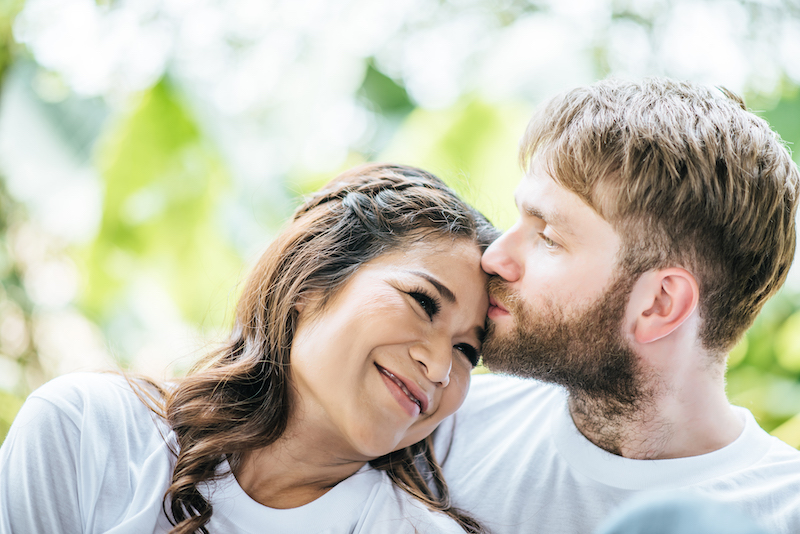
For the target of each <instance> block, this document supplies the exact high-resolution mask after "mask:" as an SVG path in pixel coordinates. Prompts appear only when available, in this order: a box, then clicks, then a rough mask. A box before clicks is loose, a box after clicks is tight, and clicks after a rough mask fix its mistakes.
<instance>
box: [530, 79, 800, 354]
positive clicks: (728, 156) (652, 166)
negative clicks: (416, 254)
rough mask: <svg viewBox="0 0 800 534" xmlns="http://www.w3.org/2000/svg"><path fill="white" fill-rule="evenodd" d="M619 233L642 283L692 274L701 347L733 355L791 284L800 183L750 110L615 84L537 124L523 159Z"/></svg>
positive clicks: (676, 88) (700, 93)
mask: <svg viewBox="0 0 800 534" xmlns="http://www.w3.org/2000/svg"><path fill="white" fill-rule="evenodd" d="M535 158H540V159H541V160H542V161H543V162H544V163H545V165H546V166H547V167H546V168H547V169H548V170H549V171H550V173H551V175H552V176H553V178H554V179H555V180H556V181H557V182H558V183H559V184H560V185H561V186H563V187H564V188H566V189H567V190H569V191H572V192H573V193H575V194H577V195H578V196H579V197H580V198H581V199H583V200H584V201H585V202H586V203H587V204H588V205H589V206H591V207H592V208H593V209H594V210H595V211H597V212H598V213H599V214H600V216H601V217H603V218H604V219H605V220H606V221H608V222H609V223H610V224H611V225H612V226H613V227H614V229H615V230H616V231H617V232H618V233H619V235H620V237H621V239H622V242H623V246H622V249H621V253H620V267H621V268H623V269H625V271H627V273H629V274H631V275H638V274H641V273H643V272H645V271H648V270H651V269H660V268H666V267H671V266H681V267H684V268H686V269H688V270H689V271H691V272H692V273H693V274H694V276H695V278H696V279H697V282H698V284H699V287H700V315H701V317H702V319H703V325H702V327H701V331H700V339H701V341H702V343H703V346H704V347H705V348H706V349H707V350H709V351H710V352H712V353H715V354H724V353H726V352H727V351H728V350H730V348H732V347H733V345H734V344H735V343H736V342H737V341H738V340H739V338H740V337H741V336H742V334H743V333H744V332H745V331H746V330H747V328H748V327H749V326H750V325H751V324H752V322H753V320H754V319H755V317H756V315H758V313H759V311H760V310H761V307H762V306H763V304H764V302H765V301H766V300H767V299H769V298H770V297H771V296H772V295H773V294H774V293H775V292H776V291H777V290H778V288H780V286H781V285H782V284H783V282H784V281H785V280H786V275H787V273H788V271H789V267H790V266H791V263H792V259H793V257H794V250H795V214H796V211H797V194H798V188H800V176H799V175H798V170H797V166H796V165H795V164H794V162H793V161H792V159H791V156H790V154H789V151H788V150H787V149H786V147H785V145H784V144H783V142H782V141H781V139H780V137H779V136H778V135H777V134H776V133H775V132H773V131H772V130H771V129H770V127H769V125H768V124H767V122H766V121H764V120H763V119H761V118H759V117H757V116H756V115H754V114H752V113H750V112H748V111H747V109H746V107H745V105H744V102H743V101H742V99H741V98H739V97H738V96H736V95H735V94H733V93H731V92H730V91H728V90H725V89H711V88H706V87H702V86H699V85H695V84H692V83H686V82H678V81H674V80H669V79H663V78H652V79H647V80H644V81H642V82H639V83H634V82H625V81H615V80H606V81H602V82H599V83H596V84H593V85H590V86H587V87H580V88H577V89H574V90H571V91H569V92H567V93H564V94H562V95H560V96H558V97H556V98H554V99H553V100H551V101H550V102H549V103H547V104H546V105H545V106H543V107H542V108H540V109H539V111H538V112H537V113H536V114H535V115H534V117H533V119H532V120H531V122H530V124H529V125H528V129H527V131H526V133H525V136H524V138H523V140H522V143H521V147H520V159H521V162H522V165H523V168H525V169H526V170H530V166H531V165H532V163H533V160H534V159H535Z"/></svg>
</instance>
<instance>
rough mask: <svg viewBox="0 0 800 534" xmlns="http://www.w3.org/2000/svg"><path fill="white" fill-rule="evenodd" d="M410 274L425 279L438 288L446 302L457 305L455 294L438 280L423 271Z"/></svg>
mask: <svg viewBox="0 0 800 534" xmlns="http://www.w3.org/2000/svg"><path fill="white" fill-rule="evenodd" d="M409 272H410V273H411V274H413V275H415V276H419V277H420V278H424V279H425V280H427V281H428V282H430V283H431V285H432V286H433V287H435V288H436V291H438V292H439V294H440V295H441V296H442V297H444V299H445V300H447V301H448V302H451V303H453V304H455V302H456V296H455V294H454V293H453V292H452V291H450V289H449V288H448V287H447V286H446V285H444V284H443V283H441V282H440V281H438V280H437V279H436V278H434V277H433V276H431V275H429V274H428V273H425V272H422V271H409Z"/></svg>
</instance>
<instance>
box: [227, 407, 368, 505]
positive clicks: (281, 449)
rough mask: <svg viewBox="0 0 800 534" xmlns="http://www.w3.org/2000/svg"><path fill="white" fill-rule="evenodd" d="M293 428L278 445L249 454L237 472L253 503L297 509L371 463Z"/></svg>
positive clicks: (317, 433)
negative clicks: (350, 456) (346, 453)
mask: <svg viewBox="0 0 800 534" xmlns="http://www.w3.org/2000/svg"><path fill="white" fill-rule="evenodd" d="M293 426H296V425H292V424H291V423H290V426H289V428H288V429H287V431H286V432H285V433H284V435H283V436H282V437H281V438H280V439H279V440H278V441H276V442H275V443H273V444H271V445H269V446H267V447H264V448H262V449H257V450H253V451H249V452H247V453H245V454H244V455H243V457H242V461H241V463H240V464H239V467H238V468H237V469H236V471H235V472H234V475H235V476H236V480H237V482H238V483H239V486H241V488H242V489H243V490H244V492H245V493H247V494H248V495H249V496H250V497H251V498H252V499H253V500H255V501H256V502H258V503H260V504H263V505H264V506H269V507H270V508H279V509H283V508H297V507H298V506H302V505H304V504H308V503H310V502H312V501H314V500H316V499H318V498H320V497H321V496H322V495H324V494H325V493H327V492H328V491H329V490H330V489H331V488H333V487H334V486H335V485H336V484H338V483H339V482H341V481H342V480H344V479H346V478H347V477H349V476H350V475H352V474H353V473H355V472H356V471H358V470H359V469H361V467H362V466H363V465H364V464H365V463H366V462H367V461H368V460H369V459H368V458H347V457H345V455H344V454H341V453H339V452H337V451H341V450H344V448H343V447H341V444H339V443H336V442H335V441H336V440H334V439H331V438H330V437H329V436H326V435H325V433H324V432H321V431H314V429H310V428H308V426H307V425H301V426H303V427H304V428H300V429H298V428H292V427H293Z"/></svg>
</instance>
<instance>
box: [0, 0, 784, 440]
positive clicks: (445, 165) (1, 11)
mask: <svg viewBox="0 0 800 534" xmlns="http://www.w3.org/2000/svg"><path fill="white" fill-rule="evenodd" d="M21 5H22V2H21V1H16V2H8V1H5V2H0V82H1V81H2V78H3V76H4V75H5V73H6V72H7V69H8V66H9V65H11V64H12V63H13V61H14V57H15V56H14V55H15V54H16V53H17V52H16V45H15V44H14V42H13V38H12V34H11V21H12V20H13V16H14V14H15V13H16V12H17V11H18V10H19V7H20V6H21ZM365 61H366V67H365V75H364V79H363V82H362V84H361V87H360V88H359V89H358V91H357V94H356V96H357V97H358V98H359V99H361V100H362V101H364V102H367V103H368V106H367V107H369V109H371V110H372V111H373V112H375V113H376V114H377V117H378V124H377V128H376V133H375V136H374V139H373V140H372V142H371V144H370V146H365V147H362V149H361V150H360V151H354V152H353V153H352V154H351V155H350V157H349V158H348V160H347V162H346V163H345V165H344V167H349V166H352V165H354V164H357V163H360V162H362V161H365V160H367V159H375V160H391V161H397V162H401V163H406V164H411V165H417V166H420V167H422V168H425V169H428V170H430V171H432V172H434V173H436V174H438V175H439V176H441V177H442V178H444V179H445V180H446V181H447V182H448V183H450V185H452V186H453V187H454V188H455V189H456V190H458V191H459V192H460V193H461V194H462V195H463V196H464V197H465V198H466V199H467V200H469V201H470V202H472V203H474V204H475V205H476V206H477V207H478V208H479V209H480V210H481V211H483V212H484V213H485V214H486V215H487V216H488V217H489V218H490V219H491V220H492V221H493V222H495V224H497V225H498V226H499V227H501V228H507V227H509V226H510V225H511V224H512V223H513V221H514V219H515V217H516V210H515V208H514V203H513V192H514V189H515V187H516V184H517V182H518V179H519V177H520V174H521V171H520V169H519V167H518V163H517V144H518V140H519V137H520V136H521V134H522V132H523V131H524V128H525V124H526V123H527V120H528V118H529V117H530V114H531V111H532V108H531V105H530V104H529V103H520V102H505V103H489V102H487V101H485V100H483V99H481V98H480V97H478V96H474V95H470V96H466V97H463V98H462V99H461V100H460V101H459V102H458V103H457V104H455V105H453V106H450V107H447V108H444V109H437V110H430V109H421V108H415V107H414V105H413V103H412V101H411V99H410V98H409V95H408V92H407V91H406V89H405V88H404V87H403V85H402V83H400V82H399V81H398V80H395V79H393V78H391V77H390V76H387V75H386V74H384V73H383V72H381V71H380V70H379V69H378V68H377V67H376V65H375V62H374V61H373V60H371V59H367V60H365ZM600 62H601V63H602V61H600ZM757 107H759V109H763V111H759V113H760V114H761V115H762V116H763V117H764V118H766V119H767V120H768V121H769V122H770V124H771V125H772V126H773V127H774V128H775V129H776V130H777V131H778V132H779V133H780V134H781V136H782V137H783V138H784V139H785V140H786V141H787V142H789V143H790V144H791V145H792V146H794V145H797V144H798V143H800V90H798V88H797V87H795V86H794V85H792V84H790V83H784V84H783V86H782V89H781V93H780V95H778V96H777V97H776V98H774V99H773V100H772V101H770V102H768V103H766V104H764V105H763V106H762V105H760V104H759V105H758V106H757ZM93 154H94V162H95V167H96V169H97V170H98V172H99V174H100V176H101V178H102V183H103V187H104V196H103V213H102V220H101V223H100V227H99V229H98V232H97V235H96V236H95V237H94V238H93V239H92V241H91V242H90V243H88V244H87V245H86V246H83V247H82V248H81V249H80V250H77V251H75V254H74V257H75V260H76V262H77V263H78V264H79V267H80V272H81V273H82V275H83V277H84V281H83V288H82V292H81V295H80V301H79V305H80V307H81V310H82V311H83V312H84V313H85V314H86V315H87V316H89V317H90V318H91V319H92V320H94V321H95V322H96V323H97V324H99V325H101V327H103V328H105V330H106V332H107V331H108V328H107V327H108V325H109V324H110V323H113V321H114V320H115V317H117V316H118V315H119V314H120V313H123V310H124V309H125V308H126V306H129V305H130V302H131V292H132V291H137V290H139V289H140V286H137V284H136V282H137V280H140V279H143V278H148V279H149V280H156V281H157V282H158V283H159V284H160V285H161V286H162V287H163V288H165V289H166V290H167V291H168V293H169V294H170V296H171V297H172V299H173V300H174V303H175V304H176V306H177V307H178V309H179V311H180V313H181V315H182V317H183V319H185V320H186V321H187V322H190V323H192V324H195V325H204V326H218V325H223V324H224V322H225V313H226V312H227V311H228V309H229V307H230V306H229V299H228V298H227V295H228V293H229V291H230V290H231V288H233V287H234V286H235V282H236V281H237V280H238V279H239V276H240V274H241V269H242V263H243V261H242V258H241V257H240V256H239V254H238V253H237V252H236V251H235V250H234V248H233V246H232V245H231V243H230V240H229V239H228V238H227V237H226V236H225V235H224V234H223V232H222V230H221V228H222V225H221V224H220V220H219V213H220V206H221V205H222V203H223V202H224V201H225V199H226V198H228V196H229V195H231V189H232V184H231V178H230V176H229V172H228V170H227V169H226V166H225V164H224V162H223V161H222V159H221V157H220V156H219V154H218V152H217V150H216V147H215V146H214V145H213V144H212V142H211V141H210V140H209V137H208V135H207V134H206V133H204V132H203V130H202V128H201V127H200V126H199V124H198V121H197V119H196V117H194V116H193V113H192V111H191V109H190V108H189V106H187V105H186V104H185V102H184V100H183V97H182V95H181V93H180V91H179V90H178V89H177V88H176V87H174V86H173V85H172V84H170V83H169V81H168V80H161V81H160V82H159V83H157V84H156V85H154V86H153V87H151V88H150V89H147V90H146V91H144V92H143V93H142V94H140V95H139V96H138V98H137V99H136V101H134V102H131V103H130V106H129V107H128V109H127V111H126V112H125V113H122V114H120V115H117V116H115V117H113V118H112V119H111V120H110V121H109V122H108V123H107V124H106V125H105V127H104V130H103V133H102V134H101V136H100V138H99V140H98V141H97V142H96V143H95V145H94V151H93ZM333 174H335V173H333V172H332V173H330V174H314V175H311V174H309V175H290V176H287V177H286V183H285V184H284V186H285V189H286V190H287V191H289V192H293V193H294V194H295V195H298V194H301V193H304V192H308V191H309V190H312V189H314V188H316V187H318V186H319V185H321V184H322V183H324V182H325V181H327V180H328V179H330V178H331V177H332V175H333ZM25 217H26V214H25V212H24V210H23V209H22V208H21V206H20V205H19V204H18V203H16V202H15V201H14V199H12V198H11V197H10V196H9V195H8V193H7V191H6V189H5V187H3V180H2V177H1V176H0V284H2V291H0V311H2V310H3V309H13V310H14V314H16V315H15V317H18V318H21V320H22V323H23V325H24V328H25V332H26V333H25V336H23V337H24V343H22V344H21V345H19V346H17V347H14V348H13V350H12V348H10V347H4V346H2V345H0V351H1V352H2V353H3V355H6V356H8V355H11V356H13V358H14V359H15V361H17V362H18V363H19V364H20V365H21V366H22V367H23V368H24V369H25V372H26V373H27V374H28V375H30V374H33V375H36V376H40V377H41V376H43V373H42V370H41V369H40V364H39V361H38V357H37V348H36V343H35V339H34V337H33V336H32V335H31V334H30V332H31V330H32V329H31V326H30V323H31V317H32V316H33V314H35V311H36V310H35V309H34V306H33V304H32V303H31V300H30V298H29V297H28V295H27V292H26V289H25V284H24V283H23V270H24V265H22V264H21V262H20V261H19V259H18V258H17V257H15V255H14V253H13V251H12V250H11V248H10V246H9V244H8V237H9V234H8V230H9V228H11V227H12V226H13V225H15V224H17V223H18V222H19V221H20V220H24V219H25ZM221 296H222V297H223V298H221ZM117 356H119V358H120V359H121V360H123V362H124V361H125V360H126V358H128V357H130V355H129V354H125V353H121V354H117ZM727 379H728V393H729V397H730V398H731V400H732V402H734V403H735V404H739V405H742V406H745V407H747V408H749V409H750V410H752V411H753V413H754V414H755V416H756V418H757V419H758V421H759V423H760V424H761V425H762V426H763V427H764V428H766V429H767V430H770V431H773V432H774V433H775V434H776V435H778V436H779V437H780V438H781V439H784V440H785V441H787V442H788V443H790V444H791V445H793V446H795V447H800V415H798V414H800V297H798V295H793V294H790V293H788V292H783V293H781V294H779V295H778V296H777V297H776V298H774V299H773V300H772V301H770V302H769V303H768V304H767V306H766V308H765V310H764V312H763V313H762V314H761V316H760V317H759V318H758V320H757V321H756V323H755V324H754V326H753V327H752V329H751V330H750V331H749V332H748V333H747V335H746V336H745V338H744V339H743V340H742V342H741V344H740V345H739V346H738V347H737V348H736V349H735V350H734V351H733V353H732V354H731V357H730V360H729V371H728V375H727ZM35 382H36V380H28V381H27V382H24V383H22V384H21V385H20V386H19V388H18V390H15V391H1V390H0V440H1V439H2V438H3V437H4V436H5V433H6V432H7V429H8V426H9V425H10V422H11V421H12V420H13V417H14V414H15V413H16V412H17V410H18V409H19V406H20V405H21V403H22V399H23V398H24V395H25V394H27V392H28V389H29V388H28V389H26V388H27V386H26V384H31V383H35Z"/></svg>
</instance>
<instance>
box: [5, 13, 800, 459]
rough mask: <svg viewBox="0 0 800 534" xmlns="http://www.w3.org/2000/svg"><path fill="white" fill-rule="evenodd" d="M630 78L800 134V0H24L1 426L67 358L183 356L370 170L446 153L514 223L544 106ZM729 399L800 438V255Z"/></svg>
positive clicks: (70, 361)
mask: <svg viewBox="0 0 800 534" xmlns="http://www.w3.org/2000/svg"><path fill="white" fill-rule="evenodd" d="M609 75H613V76H617V77H642V76H646V75H668V76H673V77H677V78H683V79H691V80H694V81H699V82H704V83H709V84H713V85H724V86H726V87H728V88H730V89H732V90H734V91H736V92H738V93H740V94H743V95H744V96H745V97H746V99H747V102H748V105H749V106H750V107H751V108H752V109H753V110H754V111H755V112H757V113H758V114H759V115H761V116H762V117H764V118H765V119H767V120H768V121H769V122H770V124H771V125H772V126H773V127H774V128H775V129H776V130H777V131H778V132H779V133H780V134H781V136H782V137H783V138H784V139H785V140H786V141H787V143H789V145H790V146H791V147H794V146H796V145H797V144H798V143H800V2H799V1H797V0H760V1H749V0H720V1H716V0H394V1H392V2H380V1H375V0H335V1H334V0H129V1H124V0H27V1H22V0H0V284H1V287H0V440H1V439H2V438H3V437H4V436H5V433H6V431H7V429H8V426H9V425H10V423H11V421H12V420H13V418H14V415H15V414H16V412H17V410H18V409H19V406H20V405H21V403H22V401H23V400H24V398H25V396H26V395H27V394H28V393H30V392H31V391H32V390H33V389H35V388H36V387H38V386H39V385H41V384H42V383H43V382H44V381H46V380H48V379H50V378H52V377H54V376H57V375H59V374H62V373H66V372H70V371H75V370H90V369H119V368H123V369H130V370H134V371H137V372H144V373H148V374H150V375H152V376H154V377H156V378H163V377H169V376H174V375H175V374H179V373H182V372H184V371H185V370H186V369H187V368H188V367H189V366H190V365H191V363H192V362H193V361H194V360H195V359H196V358H197V357H198V356H200V355H201V354H203V352H204V351H205V350H207V347H208V345H209V344H210V343H212V342H213V340H215V339H219V338H220V337H221V336H224V335H225V332H226V329H227V328H228V327H229V325H230V321H231V315H232V310H233V307H234V304H235V299H236V294H237V283H238V282H239V281H240V280H241V278H242V277H243V276H244V274H245V273H246V271H247V268H248V265H249V264H250V263H251V262H253V261H254V259H255V258H256V256H257V254H258V253H259V251H260V250H261V249H262V248H263V247H264V246H265V245H266V244H267V243H268V242H269V240H270V238H271V237H272V236H273V235H274V234H275V232H276V231H278V230H279V229H280V227H281V224H282V223H283V222H284V221H285V219H286V217H287V216H288V215H289V214H290V213H291V211H292V209H293V207H294V206H295V205H296V204H297V202H298V199H299V197H300V196H301V195H302V194H304V193H307V192H309V191H312V190H313V189H315V188H316V187H318V186H319V185H321V184H322V183H324V182H325V181H327V180H328V179H330V178H331V177H333V176H334V175H335V174H337V173H338V172H339V171H341V170H344V169H346V168H348V167H350V166H353V165H355V164H358V163H361V162H364V161H371V160H392V161H396V162H401V163H407V164H412V165H418V166H421V167H423V168H426V169H428V170H431V171H433V172H434V173H436V174H438V175H439V176H441V177H442V178H444V179H445V180H446V181H447V182H448V183H450V184H451V185H452V186H453V187H455V188H456V189H457V190H458V191H459V192H461V193H462V194H463V195H464V196H465V197H466V198H467V199H468V200H470V201H471V202H473V203H474V204H476V205H477V206H478V207H479V208H480V209H481V210H482V211H484V213H486V214H487V215H488V216H489V217H490V219H492V220H493V221H494V222H495V224H497V225H498V226H500V227H502V228H506V227H508V226H510V224H511V223H512V221H513V220H514V217H515V210H514V206H513V201H512V192H513V190H514V187H515V186H516V183H517V181H518V180H519V177H520V170H519V168H518V166H517V160H516V150H517V143H518V139H519V137H520V136H521V134H522V132H523V130H524V127H525V124H526V122H527V120H528V118H529V116H530V114H531V111H532V110H533V107H534V106H535V105H536V104H537V103H539V102H540V101H541V100H542V99H544V98H547V97H549V96H552V95H554V94H555V93H556V92H559V91H561V90H564V89H567V88H570V87H572V86H574V85H577V84H584V83H591V82H593V81H595V80H598V79H601V78H604V77H606V76H609ZM796 151H797V153H798V154H800V150H796ZM796 160H797V158H796ZM728 392H729V396H730V398H731V400H732V401H733V402H734V403H736V404H740V405H743V406H746V407H748V408H750V409H751V410H752V411H753V412H754V414H755V415H756V418H757V419H758V420H759V422H760V423H761V425H762V426H764V428H766V429H767V430H769V431H771V432H773V433H774V434H775V435H778V436H779V437H780V438H781V439H784V440H786V441H787V442H788V443H790V444H791V445H793V446H795V447H798V446H800V416H798V415H797V414H800V267H796V268H795V269H794V270H793V271H792V272H791V274H790V279H789V282H788V283H787V286H786V287H785V288H784V289H783V290H782V292H781V293H780V294H779V295H778V296H777V297H776V298H774V299H773V300H772V301H771V302H770V303H769V304H768V306H767V308H766V309H765V311H764V313H763V314H762V315H761V317H760V318H759V320H758V322H757V323H756V324H755V326H754V327H753V328H752V329H751V331H750V332H749V333H748V334H747V336H746V338H745V339H744V340H743V341H742V343H741V344H740V345H739V346H738V347H737V348H736V350H735V351H734V353H733V354H732V355H731V358H730V362H729V371H728Z"/></svg>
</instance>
